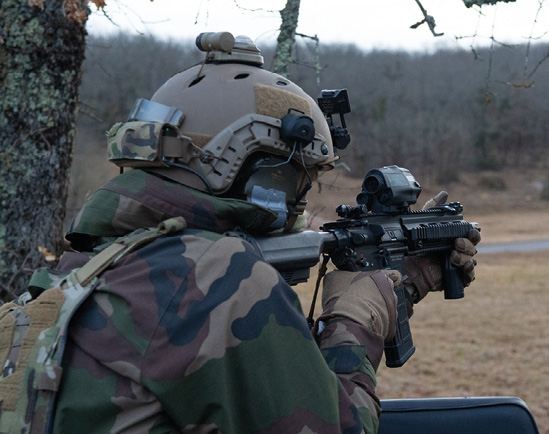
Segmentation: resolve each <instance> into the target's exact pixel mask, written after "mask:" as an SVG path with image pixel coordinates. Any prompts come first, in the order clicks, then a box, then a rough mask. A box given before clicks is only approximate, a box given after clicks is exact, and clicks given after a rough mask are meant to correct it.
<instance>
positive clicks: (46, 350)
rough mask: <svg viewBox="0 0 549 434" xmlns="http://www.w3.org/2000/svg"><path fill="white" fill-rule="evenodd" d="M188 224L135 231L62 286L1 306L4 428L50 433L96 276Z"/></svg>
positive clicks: (0, 417)
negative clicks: (70, 339)
mask: <svg viewBox="0 0 549 434" xmlns="http://www.w3.org/2000/svg"><path fill="white" fill-rule="evenodd" d="M185 227H186V223H185V220H184V219H183V218H173V219H169V220H166V221H164V222H162V223H160V225H158V227H156V228H152V229H139V230H137V231H135V232H132V233H131V234H129V235H127V236H125V237H122V238H119V239H117V240H116V241H115V242H114V243H112V244H111V245H109V246H108V247H107V248H105V249H104V250H102V251H101V252H99V253H98V254H97V255H95V256H94V257H93V258H91V259H90V260H89V261H88V262H87V263H86V264H85V265H84V266H82V267H81V268H78V269H76V270H74V271H73V272H71V273H70V274H69V275H67V276H66V277H65V279H63V281H62V283H61V284H60V285H59V286H58V287H56V288H51V289H48V290H46V291H44V292H42V293H41V294H40V296H38V297H37V298H36V299H35V300H32V301H30V302H28V303H27V304H25V305H24V306H19V305H15V304H13V303H10V305H9V306H6V307H4V306H2V308H0V355H1V353H2V343H3V345H4V353H5V354H8V355H7V359H4V360H6V363H5V364H4V367H3V370H2V375H1V379H0V433H3V432H23V431H25V432H29V433H30V434H35V433H44V432H51V429H52V427H53V415H54V403H55V397H56V392H57V390H58V389H59V385H60V383H61V376H62V368H61V362H62V358H63V353H64V349H65V343H66V337H67V331H68V325H69V322H70V320H71V318H72V316H73V314H74V313H75V312H76V311H77V309H78V308H79V307H80V305H81V304H82V303H83V302H84V301H85V300H86V298H87V297H88V296H89V295H90V294H91V292H92V291H93V289H94V288H95V286H96V284H95V281H94V280H95V279H96V278H97V277H98V276H99V274H101V272H103V271H104V270H105V269H106V268H108V267H109V266H110V265H111V264H113V263H114V262H116V261H118V260H119V259H120V258H122V257H124V256H125V255H127V254H129V253H131V252H133V251H135V250H137V249H139V248H140V247H142V246H144V245H146V244H149V243H150V242H151V241H153V240H155V239H157V238H159V237H160V236H163V235H168V234H171V233H174V232H179V231H181V230H183V229H184V228H185ZM3 341H6V342H3ZM1 362H2V361H0V363H1Z"/></svg>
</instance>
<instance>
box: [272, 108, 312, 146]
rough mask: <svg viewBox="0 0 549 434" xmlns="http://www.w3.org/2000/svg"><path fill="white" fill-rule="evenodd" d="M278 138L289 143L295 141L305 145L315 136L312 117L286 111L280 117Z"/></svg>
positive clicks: (291, 143)
mask: <svg viewBox="0 0 549 434" xmlns="http://www.w3.org/2000/svg"><path fill="white" fill-rule="evenodd" d="M281 121H282V126H281V127H280V138H281V139H282V140H283V141H284V142H286V143H287V144H289V145H293V143H294V142H297V143H298V144H300V145H301V146H306V145H308V144H309V143H311V142H312V141H313V140H314V138H315V125H314V121H313V118H311V117H310V116H307V115H295V114H293V113H288V114H287V115H285V116H284V117H283V118H282V119H281Z"/></svg>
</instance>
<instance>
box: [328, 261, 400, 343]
mask: <svg viewBox="0 0 549 434" xmlns="http://www.w3.org/2000/svg"><path fill="white" fill-rule="evenodd" d="M400 281H401V275H400V273H399V272H398V271H393V270H383V271H381V270H377V271H365V272H351V271H341V270H335V271H331V272H330V273H328V274H327V275H326V276H325V277H324V287H323V291H322V308H323V310H324V312H323V314H322V316H323V317H325V318H326V317H328V318H334V319H337V318H338V317H343V318H347V319H350V320H352V321H354V322H356V323H358V324H361V325H362V326H364V327H367V328H368V329H369V330H371V331H374V332H376V333H378V334H380V335H381V336H383V338H384V339H385V340H390V339H391V338H392V337H393V336H394V334H395V327H396V317H397V299H396V296H395V293H394V285H395V284H396V285H398V284H400Z"/></svg>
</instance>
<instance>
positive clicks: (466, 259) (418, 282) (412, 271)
mask: <svg viewBox="0 0 549 434" xmlns="http://www.w3.org/2000/svg"><path fill="white" fill-rule="evenodd" d="M447 199H448V193H446V192H445V191H441V192H440V193H438V194H437V195H436V196H435V197H433V198H432V199H430V200H428V201H427V203H426V204H425V206H424V207H423V209H427V208H430V207H433V206H437V205H441V204H443V203H445V202H446V201H447ZM480 239H481V236H480V232H479V231H478V230H477V229H471V231H470V232H469V234H468V236H467V238H457V239H456V240H455V242H454V249H453V250H452V253H451V255H450V262H451V264H452V265H453V266H454V267H456V268H457V269H459V270H460V271H461V273H460V275H461V278H462V281H463V285H464V286H469V285H470V283H471V282H472V281H473V280H475V267H476V265H477V260H476V259H475V258H474V256H475V254H476V253H477V249H476V245H477V244H478V243H479V242H480ZM441 264H442V257H441V255H440V254H437V253H433V254H428V255H424V256H408V257H406V274H407V277H406V279H405V280H404V285H405V287H406V289H407V290H408V292H410V293H411V294H412V298H413V300H414V302H415V303H417V302H418V301H420V300H421V299H423V298H424V297H425V296H426V295H427V294H428V293H429V292H431V291H442V290H443V289H444V288H443V287H442V265H441Z"/></svg>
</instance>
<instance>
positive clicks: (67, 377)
mask: <svg viewBox="0 0 549 434" xmlns="http://www.w3.org/2000/svg"><path fill="white" fill-rule="evenodd" d="M174 216H182V217H183V218H184V219H185V221H186V223H187V228H186V229H184V230H183V231H179V232H175V233H171V234H168V235H166V236H163V237H161V238H158V239H156V240H154V241H153V242H151V243H150V244H148V245H146V246H145V247H142V248H140V249H139V250H137V251H135V252H133V253H130V254H128V255H127V256H125V257H123V258H122V259H121V260H119V261H117V262H116V263H115V264H114V265H113V266H111V267H110V268H109V269H107V270H106V271H104V272H103V273H102V274H101V276H100V278H99V280H98V282H97V284H96V287H95V289H94V292H93V293H92V296H91V297H90V298H88V299H87V300H86V301H85V303H84V304H83V305H82V306H81V307H80V308H79V310H78V311H77V312H76V314H75V316H74V319H73V320H72V322H71V325H70V327H69V332H68V341H67V347H66V350H65V356H64V361H63V377H62V382H61V387H60V390H59V393H58V398H57V404H56V410H55V414H54V432H56V433H74V432H88V433H91V432H132V433H136V432H150V433H157V432H159V433H160V432H162V433H164V432H193V433H206V432H208V433H210V432H224V433H247V432H258V433H262V432H266V433H267V432H272V433H294V432H295V433H300V432H314V433H328V432H330V433H332V432H349V433H351V432H352V433H354V432H357V433H359V432H368V433H370V432H375V431H376V429H377V418H378V412H379V402H378V400H377V398H376V397H375V394H374V387H375V369H377V365H378V364H379V360H380V358H381V352H382V348H383V338H382V337H381V336H380V335H378V334H376V333H374V332H372V331H370V330H368V329H366V328H365V327H362V326H360V325H358V324H356V323H354V322H352V321H350V320H346V319H342V318H339V319H332V318H331V317H330V315H329V312H325V313H324V314H323V317H322V319H323V320H325V324H326V326H325V328H324V330H323V331H322V332H321V333H320V334H319V335H318V337H317V339H314V338H313V335H312V334H311V332H310V331H309V328H308V325H307V323H306V321H305V319H304V316H303V313H302V311H301V307H300V303H299V300H298V297H297V295H296V294H295V292H294V291H293V290H292V289H291V288H290V287H289V286H288V285H287V284H286V283H285V282H284V281H283V280H282V279H281V277H280V276H279V275H278V273H277V272H276V271H275V270H274V269H273V268H272V267H271V266H270V265H268V264H267V263H265V262H264V261H262V259H261V257H260V256H259V255H258V254H257V252H256V251H255V250H254V249H253V247H252V246H251V245H250V244H248V243H246V242H245V241H243V240H241V239H239V238H234V237H227V236H223V235H222V234H223V232H225V231H227V230H231V229H234V228H235V227H240V228H243V229H245V230H246V231H248V232H250V233H260V232H262V230H264V228H265V227H268V225H269V224H270V223H271V221H272V219H273V218H275V216H273V213H272V212H271V211H269V210H267V209H264V208H261V207H259V206H257V205H254V204H251V203H247V202H244V201H239V200H236V199H222V198H218V197H212V196H208V195H206V194H203V193H200V192H198V191H196V190H193V189H190V188H188V187H185V186H182V185H180V184H176V183H172V182H170V181H166V180H164V179H162V178H160V177H157V176H154V175H150V174H148V173H146V172H144V171H141V170H132V171H129V172H127V173H125V174H123V175H120V176H119V177H117V178H115V179H113V180H112V181H110V182H109V183H107V184H106V185H105V186H104V187H102V188H101V189H99V190H98V191H97V192H95V193H94V194H93V195H92V196H91V197H90V198H89V200H88V201H87V202H86V204H85V206H84V208H83V209H82V211H81V212H80V214H79V215H78V216H77V217H76V218H75V220H74V222H73V224H72V226H71V229H70V231H69V234H68V236H67V237H68V238H69V239H70V240H71V242H72V245H73V247H74V248H76V249H77V250H81V252H80V253H76V252H73V253H67V254H66V255H65V256H64V257H63V259H62V261H61V263H60V265H59V269H60V272H67V271H68V270H70V269H73V268H76V267H80V266H82V265H83V264H84V263H86V262H87V260H88V259H89V253H88V252H85V250H90V249H92V248H93V247H96V250H97V249H101V248H103V246H104V245H105V243H106V242H109V241H112V239H114V238H116V237H118V236H121V235H124V234H127V233H130V232H131V231H132V230H135V229H138V228H140V227H143V226H156V225H157V224H158V223H159V222H161V221H162V220H164V219H167V218H170V217H174ZM97 246H99V247H97ZM82 250H84V251H82Z"/></svg>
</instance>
